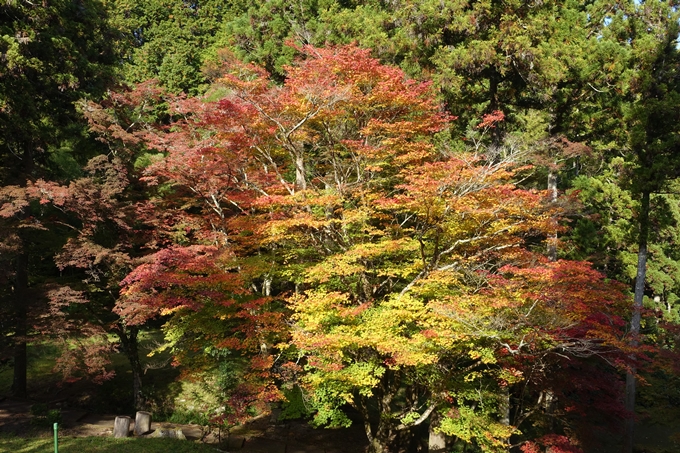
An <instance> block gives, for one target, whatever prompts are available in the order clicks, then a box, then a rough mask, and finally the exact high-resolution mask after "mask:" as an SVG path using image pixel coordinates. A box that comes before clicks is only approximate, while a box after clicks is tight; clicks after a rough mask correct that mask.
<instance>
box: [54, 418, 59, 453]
mask: <svg viewBox="0 0 680 453" xmlns="http://www.w3.org/2000/svg"><path fill="white" fill-rule="evenodd" d="M58 429H59V423H55V424H54V453H59V441H58V440H57V439H58V437H57V430H58Z"/></svg>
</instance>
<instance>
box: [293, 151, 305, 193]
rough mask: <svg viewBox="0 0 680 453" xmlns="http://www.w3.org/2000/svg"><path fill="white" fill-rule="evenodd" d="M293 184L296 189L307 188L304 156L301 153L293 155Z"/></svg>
mask: <svg viewBox="0 0 680 453" xmlns="http://www.w3.org/2000/svg"><path fill="white" fill-rule="evenodd" d="M295 186H296V189H298V190H306V189H307V178H306V176H305V156H304V155H303V154H302V153H299V154H296V155H295Z"/></svg>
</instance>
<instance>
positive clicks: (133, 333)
mask: <svg viewBox="0 0 680 453" xmlns="http://www.w3.org/2000/svg"><path fill="white" fill-rule="evenodd" d="M117 333H118V337H119V338H120V341H121V343H122V345H123V352H124V353H125V356H126V357H127V359H128V361H129V362H130V368H132V400H133V405H134V408H135V410H141V409H144V405H145V402H144V397H143V395H142V374H143V372H144V370H143V369H142V362H141V361H140V360H139V343H138V341H137V334H138V333H139V328H138V327H136V326H130V327H127V326H123V325H120V326H119V329H118V332H117Z"/></svg>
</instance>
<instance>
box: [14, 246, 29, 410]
mask: <svg viewBox="0 0 680 453" xmlns="http://www.w3.org/2000/svg"><path fill="white" fill-rule="evenodd" d="M13 296H14V322H15V333H14V377H13V380H12V394H13V395H14V396H17V397H20V398H26V397H27V396H28V391H27V368H28V359H27V354H26V335H27V334H28V326H27V324H28V319H27V318H28V307H27V304H28V252H27V251H26V249H25V247H24V250H23V251H22V252H21V253H20V254H19V256H18V257H17V259H16V280H15V285H14V294H13Z"/></svg>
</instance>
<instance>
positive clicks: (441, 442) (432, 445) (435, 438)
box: [427, 411, 446, 453]
mask: <svg viewBox="0 0 680 453" xmlns="http://www.w3.org/2000/svg"><path fill="white" fill-rule="evenodd" d="M430 417H431V418H430V427H429V435H428V441H427V451H428V453H444V452H445V451H446V436H445V435H444V434H443V433H442V432H439V431H437V428H439V423H440V421H441V416H440V415H439V414H438V413H437V412H436V411H435V412H432V415H431V416H430Z"/></svg>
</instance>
